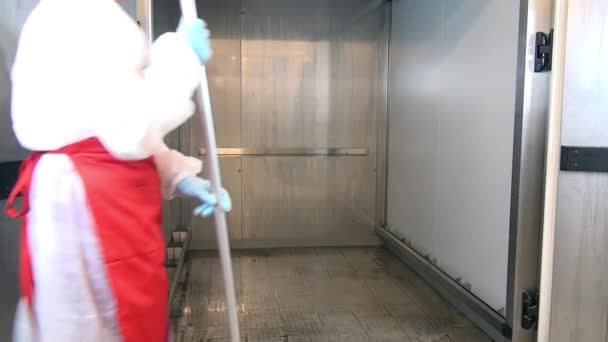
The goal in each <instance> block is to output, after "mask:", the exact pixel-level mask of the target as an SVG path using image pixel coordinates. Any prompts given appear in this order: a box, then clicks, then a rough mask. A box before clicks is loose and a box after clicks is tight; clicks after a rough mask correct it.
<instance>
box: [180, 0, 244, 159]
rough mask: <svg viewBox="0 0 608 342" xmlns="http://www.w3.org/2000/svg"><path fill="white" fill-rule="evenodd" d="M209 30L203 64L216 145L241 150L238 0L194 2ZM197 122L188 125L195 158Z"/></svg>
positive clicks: (198, 138) (239, 12)
mask: <svg viewBox="0 0 608 342" xmlns="http://www.w3.org/2000/svg"><path fill="white" fill-rule="evenodd" d="M197 6H198V12H199V14H200V16H201V17H202V18H203V19H204V20H205V21H206V22H207V25H208V26H209V30H210V31H211V38H212V47H213V58H212V59H211V61H210V62H209V64H208V65H207V77H208V81H209V90H210V92H211V95H212V96H211V105H212V107H213V114H214V121H215V131H216V137H217V145H218V146H219V147H241V146H242V145H241V0H223V1H200V0H199V1H197ZM200 131H201V128H200V119H199V118H198V117H197V118H193V120H192V123H191V134H192V136H191V141H192V142H193V143H192V148H193V149H192V150H191V151H190V152H191V153H192V154H191V155H194V156H195V155H198V149H196V147H200V142H201V141H202V140H201V139H202V138H201V136H200Z"/></svg>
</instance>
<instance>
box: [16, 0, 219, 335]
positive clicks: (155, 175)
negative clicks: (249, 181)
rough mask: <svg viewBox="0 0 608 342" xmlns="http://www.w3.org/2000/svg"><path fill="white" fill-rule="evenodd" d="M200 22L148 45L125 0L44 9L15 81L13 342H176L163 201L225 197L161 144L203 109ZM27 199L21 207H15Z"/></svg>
mask: <svg viewBox="0 0 608 342" xmlns="http://www.w3.org/2000/svg"><path fill="white" fill-rule="evenodd" d="M210 56H211V48H210V42H209V32H208V31H207V29H206V27H205V25H204V23H203V22H202V21H196V22H194V23H192V24H191V25H184V26H182V27H180V28H179V29H178V31H177V32H176V33H166V34H164V35H162V36H161V37H159V38H158V40H157V41H156V42H155V43H154V44H153V45H152V46H151V47H149V46H147V43H146V38H145V36H144V33H143V32H142V31H141V30H140V28H139V27H138V26H137V24H136V23H135V22H134V21H133V20H132V19H131V18H130V17H129V16H128V15H127V14H126V13H125V12H123V10H122V9H121V7H120V6H119V5H118V4H117V3H116V2H115V1H114V0H41V2H40V3H39V4H38V6H37V7H36V8H35V9H34V11H33V12H32V13H31V15H30V17H29V18H28V20H27V21H26V23H25V26H24V27H23V31H22V35H21V38H20V42H19V47H18V51H17V56H16V60H15V64H14V67H13V71H12V82H13V83H12V85H13V88H12V119H13V128H14V130H15V133H16V136H17V138H18V140H19V142H20V143H21V145H23V146H24V147H25V148H27V149H29V150H32V151H33V153H32V154H31V155H30V157H28V159H27V160H26V161H24V163H23V165H22V167H21V171H20V177H19V180H18V182H17V184H16V185H15V188H14V189H13V192H12V193H11V196H10V198H9V201H8V206H7V211H8V213H9V214H10V215H12V216H14V217H22V218H23V227H22V230H21V231H22V239H21V264H20V271H21V275H20V287H21V291H22V298H21V301H20V304H19V307H18V312H17V318H16V324H15V334H14V340H16V341H42V342H45V341H52V342H56V341H62V342H71V341H79V342H80V341H104V342H108V341H110V342H111V341H127V342H132V341H146V342H153V341H166V340H167V339H168V338H169V327H168V307H167V301H168V298H167V297H168V284H167V276H166V273H165V270H164V262H165V246H164V241H163V236H162V231H161V227H160V225H161V194H162V195H164V197H165V198H171V197H172V196H174V195H186V196H190V197H194V198H195V199H197V200H198V202H199V205H198V206H197V207H196V209H195V212H194V214H196V215H201V216H206V215H210V214H211V213H212V212H213V209H214V208H215V206H216V205H218V202H219V205H221V206H222V208H223V209H224V210H226V211H229V210H230V206H231V204H230V198H229V197H228V195H227V193H226V192H225V191H224V192H223V193H222V195H221V196H220V197H221V198H220V200H219V201H218V200H217V199H216V197H215V196H214V195H213V193H212V191H211V189H210V186H209V182H207V181H205V180H203V179H201V178H198V177H197V176H196V175H197V174H198V173H199V172H200V171H201V167H202V165H201V162H200V161H199V160H198V159H194V158H190V157H185V156H183V155H182V154H180V153H179V152H177V151H172V150H169V149H168V148H167V146H165V144H164V143H163V137H164V136H165V135H166V134H167V133H168V132H170V131H171V130H173V129H175V128H176V127H177V126H178V125H180V124H181V123H183V122H184V121H186V120H187V119H188V118H189V117H190V116H191V115H192V113H193V110H194V104H193V102H192V100H191V97H192V95H193V91H194V90H195V88H196V87H197V85H198V82H199V78H198V75H199V74H200V73H199V71H200V66H201V63H205V62H206V61H207V60H208V59H209V58H210ZM19 195H22V196H23V200H22V204H21V208H20V209H17V208H16V206H15V205H14V202H15V199H16V198H17V197H18V196H19Z"/></svg>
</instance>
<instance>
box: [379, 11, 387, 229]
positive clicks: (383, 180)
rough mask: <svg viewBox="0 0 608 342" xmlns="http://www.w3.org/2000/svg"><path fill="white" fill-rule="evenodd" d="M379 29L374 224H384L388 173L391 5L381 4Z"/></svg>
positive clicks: (385, 222)
mask: <svg viewBox="0 0 608 342" xmlns="http://www.w3.org/2000/svg"><path fill="white" fill-rule="evenodd" d="M382 11H384V15H383V16H382V18H381V20H382V24H381V28H382V29H381V31H380V33H379V35H378V37H379V38H378V40H379V42H378V45H379V49H378V57H379V58H378V101H377V102H378V136H377V139H378V143H377V146H376V148H377V152H376V225H379V226H386V224H387V221H386V219H387V217H386V207H387V206H386V195H387V191H386V184H387V173H388V125H389V120H388V81H389V74H390V70H389V51H390V35H391V32H390V31H391V6H390V4H389V3H384V4H383V6H382Z"/></svg>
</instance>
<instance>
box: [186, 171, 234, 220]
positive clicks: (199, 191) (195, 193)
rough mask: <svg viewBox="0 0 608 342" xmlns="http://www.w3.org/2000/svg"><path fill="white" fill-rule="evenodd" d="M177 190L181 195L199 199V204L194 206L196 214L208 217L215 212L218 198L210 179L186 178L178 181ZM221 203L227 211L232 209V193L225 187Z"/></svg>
mask: <svg viewBox="0 0 608 342" xmlns="http://www.w3.org/2000/svg"><path fill="white" fill-rule="evenodd" d="M177 192H178V193H179V194H180V195H184V196H188V197H192V198H195V199H196V200H198V202H199V205H198V206H197V207H196V208H194V212H193V214H194V215H196V216H202V217H207V216H211V215H212V214H213V211H214V210H215V206H216V205H217V198H216V196H215V195H214V194H213V190H212V189H211V183H209V181H208V180H206V179H202V178H200V177H195V176H192V177H188V178H184V179H183V180H182V181H181V182H179V183H177ZM219 205H220V208H222V210H224V211H225V212H229V211H230V210H232V200H230V195H228V192H226V190H224V189H222V193H221V195H220V203H219Z"/></svg>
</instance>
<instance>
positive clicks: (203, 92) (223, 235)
mask: <svg viewBox="0 0 608 342" xmlns="http://www.w3.org/2000/svg"><path fill="white" fill-rule="evenodd" d="M180 5H181V10H182V17H183V19H182V20H184V21H185V22H186V23H187V22H188V21H194V20H196V19H197V18H198V16H197V11H196V3H195V0H180ZM200 78H201V84H200V86H199V88H198V89H197V90H196V94H195V101H196V104H197V106H196V107H197V111H198V112H199V115H200V116H201V124H202V132H203V136H204V140H205V141H204V146H205V151H206V152H207V153H206V155H207V167H208V168H209V179H210V181H211V185H212V188H213V192H214V193H215V194H216V196H217V198H220V193H221V189H222V181H221V177H220V167H219V162H218V157H217V146H216V142H215V128H214V125H213V113H212V112H211V98H210V96H209V84H208V82H207V72H206V70H205V67H204V66H201V77H200ZM201 107H202V108H201ZM214 218H215V229H216V235H217V244H218V250H219V253H220V263H221V265H222V275H223V277H224V292H225V295H226V306H227V310H228V322H229V324H230V325H229V327H230V340H231V341H232V342H240V341H241V338H240V336H239V335H240V334H239V322H238V316H237V305H236V294H235V291H234V275H233V273H232V260H231V257H230V242H229V238H228V227H227V225H226V213H225V212H224V211H223V210H222V209H221V208H220V206H217V207H216V209H215V215H214Z"/></svg>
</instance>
